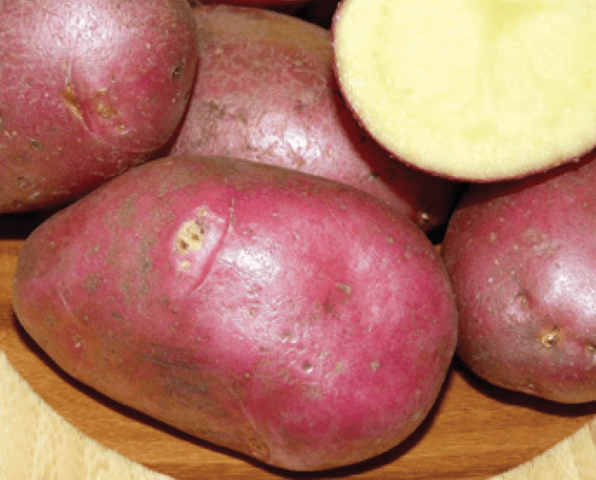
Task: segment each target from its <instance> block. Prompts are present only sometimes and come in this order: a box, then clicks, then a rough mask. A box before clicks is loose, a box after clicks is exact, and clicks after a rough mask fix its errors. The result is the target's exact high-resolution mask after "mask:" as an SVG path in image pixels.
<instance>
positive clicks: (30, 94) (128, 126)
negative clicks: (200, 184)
mask: <svg viewBox="0 0 596 480" xmlns="http://www.w3.org/2000/svg"><path fill="white" fill-rule="evenodd" d="M196 45H197V42H196V30H195V25H194V19H193V17H192V15H191V8H190V5H189V3H188V0H133V1H121V0H94V1H86V0H39V1H32V0H14V1H2V2H0V59H1V61H0V214H1V213H7V212H17V211H24V210H32V209H40V208H47V207H50V206H59V205H62V204H65V203H67V202H70V201H72V200H74V199H75V198H77V197H79V196H80V195H83V194H85V193H87V192H88V191H90V190H92V189H93V188H95V187H96V186H98V185H99V184H100V183H102V182H104V181H106V180H107V179H109V178H111V177H113V176H114V175H117V174H119V173H121V172H123V171H124V170H126V169H127V168H128V167H130V166H131V165H133V164H137V163H140V162H142V161H145V160H147V159H149V158H155V156H156V153H157V151H158V150H159V149H161V148H162V147H163V146H164V145H165V143H166V142H167V141H168V140H169V139H170V137H171V136H172V135H173V133H174V130H175V128H176V127H177V126H178V124H179V122H180V120H181V119H182V115H183V113H184V110H185V108H186V105H187V103H188V100H189V96H190V91H191V88H192V82H193V80H194V76H195V73H196V62H197V46H196Z"/></svg>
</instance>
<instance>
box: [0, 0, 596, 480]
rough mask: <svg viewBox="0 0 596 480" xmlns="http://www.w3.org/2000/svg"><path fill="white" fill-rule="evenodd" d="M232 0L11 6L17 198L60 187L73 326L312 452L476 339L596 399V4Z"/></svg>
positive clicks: (179, 408)
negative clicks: (595, 191)
mask: <svg viewBox="0 0 596 480" xmlns="http://www.w3.org/2000/svg"><path fill="white" fill-rule="evenodd" d="M207 3H208V2H189V1H188V0H134V1H129V2H122V1H120V0H101V1H97V2H93V4H92V5H91V4H89V3H88V2H85V1H83V0H62V1H60V2H56V1H54V0H41V1H38V2H31V1H27V0H18V1H14V2H4V3H1V4H0V57H1V58H2V59H3V61H2V64H1V65H0V84H1V85H2V88H1V89H0V214H2V215H5V216H10V215H18V214H20V212H26V211H33V210H40V211H41V210H46V211H51V215H48V217H47V219H45V220H44V221H43V222H42V223H41V224H40V225H39V226H38V227H37V228H36V229H35V230H34V231H33V232H32V233H31V235H30V236H29V237H28V238H27V240H26V241H25V244H24V245H23V248H22V251H21V254H20V256H19V260H18V265H17V271H16V274H15V278H14V282H13V298H14V309H15V312H16V314H17V317H18V319H19V322H20V323H21V324H22V326H23V327H24V328H25V330H26V331H27V332H28V333H29V334H30V336H31V337H32V338H33V339H34V340H35V341H36V342H37V343H38V344H39V345H40V346H41V347H42V348H43V349H44V351H46V353H47V354H48V355H49V356H50V357H51V358H52V359H53V360H54V361H55V362H56V363H57V364H58V365H59V366H60V367H61V368H63V369H64V371H66V372H67V373H68V374H70V375H72V376H73V377H75V378H77V379H78V380H80V381H82V382H84V383H85V384H87V385H90V386H92V387H93V388H94V389H96V390H98V391H100V392H102V393H104V394H105V395H107V396H108V397H110V398H112V399H114V400H117V401H118V402H121V403H122V404H125V405H128V406H130V407H132V408H135V409H137V410H139V411H141V412H144V413H146V414H148V415H150V416H152V417H154V418H157V419H159V420H161V421H164V422H165V423H167V424H170V425H172V426H174V427H176V428H178V429H180V430H182V431H185V432H188V433H190V434H192V435H194V436H196V437H199V438H201V439H204V440H207V441H209V442H212V443H213V444H217V445H222V446H225V447H228V448H231V449H233V450H235V451H238V452H241V453H244V454H246V455H248V456H251V457H253V458H256V459H258V460H260V461H262V462H264V463H266V464H269V465H274V466H278V467H282V468H286V469H290V470H303V471H312V470H322V469H328V468H333V467H338V466H341V465H347V464H352V463H356V462H359V461H362V460H364V459H367V458H370V457H372V456H375V455H378V454H380V453H382V452H385V451H387V450H389V449H390V448H392V447H394V446H395V445H397V444H399V443H400V442H402V441H403V440H404V439H405V438H406V437H407V436H409V435H410V434H411V433H412V432H413V431H414V430H416V428H417V427H418V426H419V425H420V424H421V423H422V421H423V420H424V418H425V417H426V416H427V414H428V412H429V411H430V409H431V408H432V406H433V404H434V403H435V402H436V401H437V398H438V394H439V391H440V389H441V387H442V384H443V381H444V379H445V377H446V374H447V372H448V369H449V368H450V365H451V362H452V359H453V356H454V355H458V356H459V357H460V358H461V360H462V361H463V362H464V363H465V364H466V365H467V366H469V368H470V369H471V370H473V371H474V372H475V373H477V374H478V375H479V376H480V377H482V378H484V379H486V380H488V381H489V382H492V383H494V384H496V385H499V386H502V387H505V388H509V389H512V390H517V391H521V392H525V393H529V394H531V395H536V396H539V397H542V398H546V399H549V400H552V401H556V402H564V403H580V402H590V401H594V400H596V320H594V319H595V318H596V269H595V268H594V267H592V265H595V264H596V263H594V264H593V263H592V261H594V260H596V249H594V248H593V247H592V244H591V243H590V242H591V240H590V239H591V235H590V234H591V232H592V231H593V230H594V227H596V196H595V195H592V193H591V192H592V184H593V181H592V179H593V178H594V176H595V175H596V170H595V169H596V164H595V163H594V162H596V159H594V156H593V154H592V153H591V150H592V148H593V147H594V145H596V128H594V127H595V126H596V118H594V116H596V105H595V104H594V103H596V81H595V80H596V73H594V72H596V68H595V67H596V53H593V52H592V51H591V49H592V45H593V41H592V40H593V38H594V37H595V36H596V10H594V12H592V11H591V8H592V7H589V6H585V5H579V4H577V5H576V4H569V2H565V3H564V4H563V3H561V4H558V3H557V4H553V3H552V2H551V3H548V4H547V2H521V1H520V2H515V1H511V0H509V1H501V0H490V1H483V2H479V1H474V0H457V1H446V0H444V1H441V0H407V1H402V2H394V1H392V0H377V1H376V2H373V3H372V4H371V2H369V1H367V0H344V1H343V2H342V3H339V4H338V2H337V1H333V0H332V1H326V0H312V1H311V2H305V1H302V0H301V1H295V0H286V1H278V2H263V1H259V0H254V1H252V2H244V3H242V5H231V4H225V5H224V4H220V3H212V4H210V5H208V4H207ZM209 3H211V2H209ZM231 3H233V2H231ZM570 25H571V26H572V27H570ZM558 42H559V43H561V45H559V43H558ZM40 72H43V75H42V74H41V73H40ZM1 220H2V218H1V217H0V221H1Z"/></svg>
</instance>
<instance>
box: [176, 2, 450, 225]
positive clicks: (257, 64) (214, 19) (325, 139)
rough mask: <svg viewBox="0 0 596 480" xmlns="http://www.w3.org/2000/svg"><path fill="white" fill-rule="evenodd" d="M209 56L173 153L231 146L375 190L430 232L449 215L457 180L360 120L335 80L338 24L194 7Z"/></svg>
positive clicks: (235, 152)
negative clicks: (391, 148)
mask: <svg viewBox="0 0 596 480" xmlns="http://www.w3.org/2000/svg"><path fill="white" fill-rule="evenodd" d="M193 11H194V14H195V19H196V23H197V29H198V36H199V58H200V65H199V70H198V75H197V82H196V84H195V86H194V91H193V95H192V98H191V100H190V106H189V110H188V113H187V115H186V117H185V120H184V123H183V124H182V126H181V129H180V131H179V133H178V134H177V137H176V140H175V142H174V144H173V146H172V148H171V150H170V151H169V154H170V155H224V156H230V157H236V158H243V159H246V160H250V161H255V162H259V163H266V164H270V165H277V166H281V167H284V168H291V169H294V170H298V171H301V172H304V173H309V174H312V175H317V176H322V177H326V178H329V179H331V180H335V181H339V182H342V183H346V184H348V185H351V186H354V187H356V188H359V189H361V190H363V191H365V192H367V193H370V194H372V195H374V196H376V197H378V198H380V199H382V200H384V201H386V202H387V203H388V204H390V205H391V206H392V207H394V208H396V209H398V210H400V211H401V212H403V213H404V214H406V215H407V216H408V217H410V218H411V219H413V220H414V221H415V222H416V223H417V224H418V225H419V226H420V227H421V228H422V229H423V230H424V231H425V232H428V231H430V230H432V229H433V228H435V227H437V226H439V225H442V224H444V223H446V221H447V217H448V214H449V212H450V211H451V207H452V205H453V197H454V191H455V189H456V186H457V185H458V184H457V183H456V182H451V181H447V180H444V179H442V178H438V177H434V176H431V175H429V174H426V173H423V172H421V171H419V170H417V169H413V168H410V167H408V166H406V165H405V164H403V163H401V162H397V161H396V160H394V159H393V158H391V157H390V156H389V154H388V153H387V152H386V151H385V150H384V149H382V148H381V147H380V146H379V145H378V144H377V143H376V142H375V141H374V140H372V138H371V137H370V136H369V135H367V134H366V132H365V131H364V130H363V129H361V128H360V126H359V125H358V123H357V122H356V120H355V119H354V117H353V115H352V113H351V112H350V110H349V109H348V107H347V105H346V104H345V102H344V100H343V98H342V96H341V95H340V93H339V91H338V89H337V86H336V84H335V78H334V75H333V70H332V46H331V41H330V34H329V31H327V30H325V29H324V28H322V27H320V26H317V25H314V24H312V23H309V22H306V21H304V20H301V19H299V18H295V17H292V16H289V15H284V14H281V13H277V12H271V11H266V10H262V9H255V8H252V9H251V8H241V7H230V6H225V5H220V6H209V7H203V8H195V9H194V10H193Z"/></svg>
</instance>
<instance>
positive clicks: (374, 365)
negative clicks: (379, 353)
mask: <svg viewBox="0 0 596 480" xmlns="http://www.w3.org/2000/svg"><path fill="white" fill-rule="evenodd" d="M368 366H369V367H370V369H371V370H372V371H373V372H376V371H377V370H378V369H379V367H380V366H381V364H380V363H379V362H377V361H376V360H375V361H373V362H370V363H369V364H368Z"/></svg>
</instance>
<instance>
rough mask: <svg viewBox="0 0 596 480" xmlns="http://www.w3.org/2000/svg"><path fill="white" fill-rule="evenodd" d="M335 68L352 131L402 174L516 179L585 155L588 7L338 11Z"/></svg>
mask: <svg viewBox="0 0 596 480" xmlns="http://www.w3.org/2000/svg"><path fill="white" fill-rule="evenodd" d="M332 30H333V35H334V52H335V62H336V65H335V68H336V70H337V76H338V79H339V83H340V85H341V88H342V91H343V93H344V96H345V97H346V99H347V101H348V102H349V103H350V105H351V108H352V109H353V112H354V114H355V116H356V117H357V118H358V119H359V121H360V122H361V123H362V124H363V126H364V127H365V128H366V129H367V130H368V131H369V132H370V133H371V134H372V135H373V136H374V137H375V138H376V139H377V140H378V141H379V142H380V143H381V144H383V145H384V146H385V147H386V148H388V149H389V150H390V151H391V152H393V153H394V154H395V155H396V156H398V157H399V158H401V159H402V160H404V161H405V162H407V163H410V164H413V165H415V166H418V167H419V168H422V169H424V170H428V171H431V172H434V173H436V174H439V175H443V176H447V177H452V178H458V179H461V180H468V181H477V182H485V181H494V180H501V179H507V178H518V177H523V176H526V175H528V174H530V173H534V172H539V171H544V170H547V169H550V168H552V167H554V166H556V165H559V164H562V163H565V162H569V161H571V160H573V159H575V158H576V157H578V156H579V155H581V154H583V153H585V152H587V151H589V150H590V149H591V148H592V147H593V146H594V145H595V144H596V2H594V1H580V0H575V1H574V0H550V1H533V0H525V1H524V0H518V1H515V0H373V1H371V0H344V2H343V3H342V4H341V5H340V6H339V8H338V10H337V11H336V13H335V17H334V20H333V25H332Z"/></svg>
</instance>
